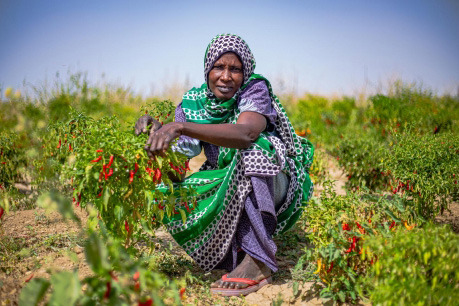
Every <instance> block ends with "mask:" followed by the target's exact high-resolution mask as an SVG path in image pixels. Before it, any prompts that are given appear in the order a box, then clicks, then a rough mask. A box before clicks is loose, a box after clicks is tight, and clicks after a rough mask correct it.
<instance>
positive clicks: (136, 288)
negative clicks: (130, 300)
mask: <svg viewBox="0 0 459 306" xmlns="http://www.w3.org/2000/svg"><path fill="white" fill-rule="evenodd" d="M134 291H140V283H139V282H135V284H134Z"/></svg>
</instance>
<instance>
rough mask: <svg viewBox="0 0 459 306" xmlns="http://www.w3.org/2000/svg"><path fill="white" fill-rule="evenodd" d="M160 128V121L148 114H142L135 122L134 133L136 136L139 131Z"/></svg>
mask: <svg viewBox="0 0 459 306" xmlns="http://www.w3.org/2000/svg"><path fill="white" fill-rule="evenodd" d="M150 124H151V129H150V132H148V126H149V125H150ZM160 128H161V123H159V122H158V121H157V120H155V119H153V117H151V116H150V115H143V116H142V117H140V118H139V119H138V120H137V122H136V123H135V134H136V135H137V136H138V135H140V134H141V133H149V134H152V133H153V132H155V131H157V130H159V129H160Z"/></svg>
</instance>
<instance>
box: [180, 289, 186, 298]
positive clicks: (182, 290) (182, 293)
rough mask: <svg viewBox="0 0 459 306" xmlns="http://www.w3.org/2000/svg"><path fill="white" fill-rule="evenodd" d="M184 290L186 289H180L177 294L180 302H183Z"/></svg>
mask: <svg viewBox="0 0 459 306" xmlns="http://www.w3.org/2000/svg"><path fill="white" fill-rule="evenodd" d="M185 290H186V288H182V289H180V292H179V295H180V299H182V300H183V295H184V294H185Z"/></svg>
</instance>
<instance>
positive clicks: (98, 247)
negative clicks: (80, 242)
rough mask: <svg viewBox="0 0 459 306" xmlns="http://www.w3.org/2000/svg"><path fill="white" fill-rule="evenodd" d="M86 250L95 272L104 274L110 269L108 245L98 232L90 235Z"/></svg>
mask: <svg viewBox="0 0 459 306" xmlns="http://www.w3.org/2000/svg"><path fill="white" fill-rule="evenodd" d="M84 252H85V255H86V261H87V262H88V264H89V266H90V267H91V269H92V270H93V271H94V272H96V273H97V274H103V273H104V272H108V271H109V270H110V268H111V267H110V263H109V262H108V251H107V247H106V246H105V244H104V243H103V242H102V241H101V239H100V237H99V236H98V235H97V234H96V233H91V235H90V236H89V238H88V240H87V241H86V245H85V248H84Z"/></svg>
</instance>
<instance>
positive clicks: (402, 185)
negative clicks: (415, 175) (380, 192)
mask: <svg viewBox="0 0 459 306" xmlns="http://www.w3.org/2000/svg"><path fill="white" fill-rule="evenodd" d="M391 188H392V193H393V194H396V193H397V192H399V191H400V190H402V192H405V190H406V191H414V187H413V185H412V184H411V186H410V180H408V181H407V182H406V183H403V182H400V181H399V182H398V186H397V187H396V188H393V187H392V186H391ZM402 188H403V189H402ZM419 195H421V193H419Z"/></svg>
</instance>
